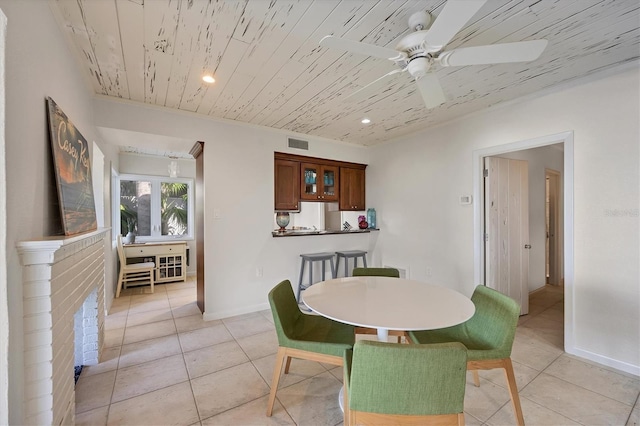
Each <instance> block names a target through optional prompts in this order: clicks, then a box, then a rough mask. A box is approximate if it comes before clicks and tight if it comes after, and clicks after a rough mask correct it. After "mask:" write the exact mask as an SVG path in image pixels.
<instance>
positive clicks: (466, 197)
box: [460, 195, 473, 204]
mask: <svg viewBox="0 0 640 426" xmlns="http://www.w3.org/2000/svg"><path fill="white" fill-rule="evenodd" d="M472 201H473V197H472V196H471V195H462V196H460V204H471V202H472Z"/></svg>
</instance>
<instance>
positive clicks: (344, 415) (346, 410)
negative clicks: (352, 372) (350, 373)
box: [342, 385, 350, 426]
mask: <svg viewBox="0 0 640 426" xmlns="http://www.w3.org/2000/svg"><path fill="white" fill-rule="evenodd" d="M342 390H343V392H342V406H343V407H344V410H343V412H342V424H343V425H344V426H349V424H350V423H349V413H350V410H349V395H348V392H347V388H346V386H345V385H343V388H342Z"/></svg>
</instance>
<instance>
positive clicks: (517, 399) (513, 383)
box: [502, 358, 524, 426]
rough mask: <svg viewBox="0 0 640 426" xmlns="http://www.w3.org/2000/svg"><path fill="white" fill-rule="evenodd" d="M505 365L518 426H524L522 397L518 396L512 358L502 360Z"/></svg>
mask: <svg viewBox="0 0 640 426" xmlns="http://www.w3.org/2000/svg"><path fill="white" fill-rule="evenodd" d="M502 362H503V365H504V367H503V368H504V374H505V375H506V377H507V385H508V386H509V394H510V395H511V405H512V406H513V412H514V414H515V416H516V420H517V422H518V426H524V415H523V414H522V407H521V406H520V396H519V395H518V385H517V384H516V376H515V374H514V372H513V364H512V363H511V358H505V359H503V360H502Z"/></svg>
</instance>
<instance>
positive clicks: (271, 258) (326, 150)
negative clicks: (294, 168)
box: [95, 99, 378, 319]
mask: <svg viewBox="0 0 640 426" xmlns="http://www.w3.org/2000/svg"><path fill="white" fill-rule="evenodd" d="M95 116H96V124H97V125H98V126H100V127H105V128H116V129H123V130H125V131H135V132H141V133H151V134H160V135H164V136H170V137H175V138H180V139H192V140H199V141H204V142H205V147H204V181H205V219H204V223H205V230H204V232H205V242H206V247H205V318H206V319H213V318H221V317H227V316H232V315H238V314H242V313H246V312H253V311H256V310H259V309H267V308H268V302H267V293H268V292H269V290H271V288H273V286H274V285H275V284H277V283H278V282H280V281H281V280H284V279H289V280H291V282H292V283H294V284H296V285H297V281H298V272H299V268H300V264H299V262H300V254H302V253H313V252H321V251H336V250H340V249H342V250H351V249H366V250H369V251H372V250H373V247H374V245H375V240H376V239H377V234H378V233H377V232H376V233H371V234H359V235H353V234H351V235H316V236H304V237H284V238H282V237H281V238H274V237H272V235H271V231H272V230H273V229H274V215H273V213H274V211H273V201H274V199H273V197H274V192H273V153H274V151H279V152H291V153H296V154H301V155H309V156H313V157H321V158H330V159H336V160H343V161H351V162H357V163H365V164H366V163H367V160H368V154H367V150H366V149H365V148H362V147H358V146H353V145H347V144H343V143H339V142H335V141H330V140H320V139H318V138H313V137H307V136H304V135H295V134H291V133H286V132H280V131H275V130H271V129H266V128H261V127H257V126H249V125H242V124H237V123H232V122H228V121H223V120H213V119H209V118H206V117H202V116H199V115H196V114H191V113H176V112H174V111H170V110H167V109H164V108H158V107H149V106H145V105H140V104H135V103H131V102H118V101H113V100H108V99H98V100H96V102H95ZM287 136H294V137H296V138H298V139H305V140H308V141H309V146H310V149H309V151H301V150H295V149H290V148H288V147H287ZM214 210H218V211H219V212H220V216H221V217H220V218H219V219H216V218H214V217H213V212H214ZM370 259H372V263H373V264H375V258H373V257H370ZM257 270H262V276H261V277H258V276H257V275H258V274H257ZM318 272H319V271H318ZM316 277H318V278H319V275H318V274H316Z"/></svg>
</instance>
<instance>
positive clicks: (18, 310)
mask: <svg viewBox="0 0 640 426" xmlns="http://www.w3.org/2000/svg"><path fill="white" fill-rule="evenodd" d="M0 9H2V12H3V13H4V14H5V15H6V16H7V20H8V23H7V46H6V98H5V102H6V128H5V137H6V159H7V161H6V187H7V241H6V247H7V275H8V282H9V283H10V285H9V286H8V291H7V302H8V309H9V312H8V314H9V315H8V316H9V365H10V366H11V368H9V380H8V386H9V389H10V392H8V409H9V413H8V418H9V423H10V424H22V423H23V401H22V395H23V391H24V387H25V384H24V362H23V342H24V340H23V326H22V287H21V285H20V283H21V282H22V272H21V266H20V263H19V260H18V255H17V251H16V248H15V244H16V242H17V241H23V240H30V239H40V238H42V237H44V236H48V235H53V234H55V233H56V232H57V231H58V230H59V229H60V223H59V214H58V211H57V209H58V204H57V193H56V189H55V181H54V175H53V171H52V159H51V154H50V149H51V148H50V145H49V139H48V127H47V117H46V110H45V98H46V97H47V96H50V97H52V98H53V99H54V100H55V101H56V103H57V104H58V105H59V106H60V107H61V108H62V110H63V111H64V112H65V113H66V114H67V116H68V117H69V118H70V119H71V121H72V122H73V123H74V124H75V125H76V127H77V128H78V130H79V131H80V132H81V133H82V134H83V136H84V137H85V138H86V139H87V141H88V142H89V143H90V144H91V142H92V141H96V142H97V143H98V144H101V141H100V140H99V138H98V137H97V131H96V128H95V127H94V125H93V116H92V103H91V97H90V92H89V91H88V90H87V88H86V86H85V83H84V82H85V79H84V77H83V75H82V74H81V73H80V70H79V68H78V66H77V61H76V59H75V56H74V55H73V54H72V53H71V52H70V51H69V50H68V48H67V45H66V43H65V40H64V37H63V35H62V34H61V32H60V30H59V28H58V26H57V25H56V23H55V21H54V18H53V16H52V14H51V10H50V9H49V6H48V3H47V2H43V1H28V2H17V1H13V0H0ZM100 148H101V149H102V151H103V153H104V154H105V163H109V162H110V161H112V160H113V159H114V157H113V152H112V149H111V148H110V147H106V146H103V145H100ZM115 161H117V158H115ZM94 172H95V173H98V171H94ZM105 176H108V174H106V175H105ZM106 179H108V180H107V181H108V182H110V179H109V178H106ZM106 208H108V209H110V205H107V206H106ZM107 221H108V223H106V225H107V226H109V225H110V220H109V219H107ZM111 262H112V259H111V258H107V268H108V267H109V265H111ZM0 337H1V336H0ZM1 343H2V342H0V344H1ZM1 384H2V381H0V385H1ZM0 395H5V393H4V392H0ZM1 406H4V404H0V407H1Z"/></svg>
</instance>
